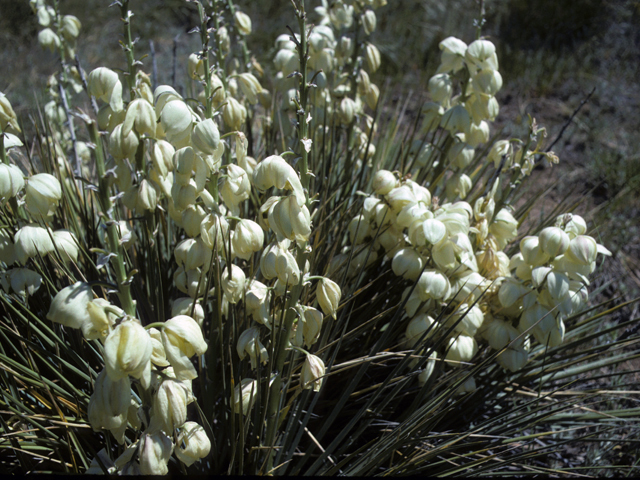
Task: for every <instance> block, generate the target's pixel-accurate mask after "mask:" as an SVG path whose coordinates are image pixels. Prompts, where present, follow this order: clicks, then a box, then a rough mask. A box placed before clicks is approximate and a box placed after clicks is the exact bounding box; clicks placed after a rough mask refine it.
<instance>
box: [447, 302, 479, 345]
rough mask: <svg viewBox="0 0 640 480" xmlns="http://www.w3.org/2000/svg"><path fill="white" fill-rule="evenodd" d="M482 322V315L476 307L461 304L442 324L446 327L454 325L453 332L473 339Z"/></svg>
mask: <svg viewBox="0 0 640 480" xmlns="http://www.w3.org/2000/svg"><path fill="white" fill-rule="evenodd" d="M482 322H484V313H482V310H480V307H478V306H477V305H473V306H470V305H468V304H466V303H461V304H460V306H459V307H458V308H457V310H456V311H455V312H454V313H452V314H451V315H449V317H448V318H447V319H446V321H445V322H444V324H445V325H446V326H447V327H452V326H454V325H455V329H454V331H456V332H460V333H462V334H463V335H468V336H469V337H473V336H474V335H475V334H476V332H477V331H478V329H479V328H480V327H481V326H482Z"/></svg>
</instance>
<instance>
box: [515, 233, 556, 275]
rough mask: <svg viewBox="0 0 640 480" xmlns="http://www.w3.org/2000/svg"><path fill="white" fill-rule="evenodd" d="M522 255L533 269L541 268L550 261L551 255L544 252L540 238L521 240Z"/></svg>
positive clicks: (529, 237)
mask: <svg viewBox="0 0 640 480" xmlns="http://www.w3.org/2000/svg"><path fill="white" fill-rule="evenodd" d="M520 253H522V258H523V259H524V262H525V263H526V264H528V265H530V266H532V267H539V266H540V265H544V264H545V263H547V262H548V261H549V258H550V257H549V255H547V254H546V253H544V251H542V248H540V243H539V240H538V237H533V236H527V237H524V238H523V239H522V240H520Z"/></svg>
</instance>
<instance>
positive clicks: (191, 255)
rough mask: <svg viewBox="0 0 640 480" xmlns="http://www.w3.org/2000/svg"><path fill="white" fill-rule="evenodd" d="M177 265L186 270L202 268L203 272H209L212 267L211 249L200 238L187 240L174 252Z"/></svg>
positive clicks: (177, 246)
mask: <svg viewBox="0 0 640 480" xmlns="http://www.w3.org/2000/svg"><path fill="white" fill-rule="evenodd" d="M173 254H174V256H175V258H176V263H177V264H178V265H180V266H183V267H184V269H185V270H193V269H194V268H201V269H202V271H203V272H207V271H209V266H210V265H211V249H209V248H208V247H207V246H206V245H205V243H204V242H203V241H202V239H201V238H200V237H198V238H197V239H194V238H187V239H185V240H183V241H182V242H180V243H179V244H178V245H176V248H175V249H174V251H173Z"/></svg>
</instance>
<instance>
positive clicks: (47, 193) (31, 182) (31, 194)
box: [25, 173, 62, 217]
mask: <svg viewBox="0 0 640 480" xmlns="http://www.w3.org/2000/svg"><path fill="white" fill-rule="evenodd" d="M61 198H62V187H61V186H60V182H59V181H58V179H57V178H56V177H54V176H53V175H49V174H48V173H38V174H37V175H33V176H31V177H29V178H28V179H27V188H26V197H25V201H26V202H27V208H28V209H29V211H30V212H31V213H32V214H33V215H39V216H43V217H51V216H53V213H54V212H55V210H56V208H57V207H58V203H59V202H60V199H61Z"/></svg>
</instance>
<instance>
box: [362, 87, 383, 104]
mask: <svg viewBox="0 0 640 480" xmlns="http://www.w3.org/2000/svg"><path fill="white" fill-rule="evenodd" d="M379 98H380V88H378V86H377V85H376V84H375V83H372V84H371V85H369V89H368V90H367V93H366V94H365V96H364V101H365V102H366V104H367V106H368V107H369V108H370V109H371V110H375V109H376V107H377V106H378V99H379Z"/></svg>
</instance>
